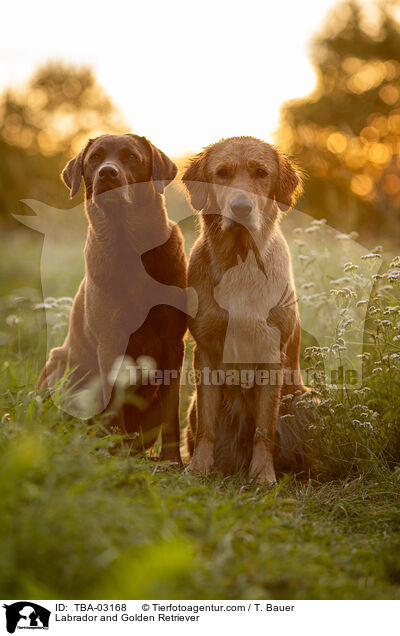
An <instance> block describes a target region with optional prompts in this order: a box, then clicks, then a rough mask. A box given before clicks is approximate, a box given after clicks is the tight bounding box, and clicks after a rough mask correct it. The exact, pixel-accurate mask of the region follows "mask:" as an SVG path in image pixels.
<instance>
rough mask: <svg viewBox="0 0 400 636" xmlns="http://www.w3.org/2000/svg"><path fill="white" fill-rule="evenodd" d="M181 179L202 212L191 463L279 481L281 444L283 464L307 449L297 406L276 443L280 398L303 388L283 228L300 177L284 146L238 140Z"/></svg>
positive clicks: (197, 162)
mask: <svg viewBox="0 0 400 636" xmlns="http://www.w3.org/2000/svg"><path fill="white" fill-rule="evenodd" d="M183 182H184V184H185V186H186V188H187V190H188V193H189V196H190V201H191V205H192V207H193V208H194V209H195V210H197V211H199V212H201V231H200V236H199V237H198V239H197V241H196V243H195V245H194V247H193V249H192V251H191V254H190V258H189V270H188V284H189V285H190V286H192V287H194V288H195V290H196V291H197V294H198V303H199V304H198V313H197V315H196V317H195V318H189V322H188V324H189V329H190V331H191V333H192V335H193V337H194V339H195V342H196V346H195V352H194V367H195V370H196V380H197V386H196V393H195V396H194V400H193V402H192V405H191V408H190V411H189V427H188V447H189V452H190V453H191V454H193V456H192V460H191V464H190V469H191V470H193V471H198V472H200V473H208V472H210V471H211V470H214V469H215V470H220V471H222V472H224V473H225V474H230V473H233V472H235V471H238V470H244V471H247V472H248V474H249V475H250V477H252V478H255V479H257V480H258V481H259V482H260V483H263V484H273V483H275V481H276V477H275V467H274V447H275V446H278V449H279V457H280V464H281V465H282V466H283V465H285V467H288V466H294V465H298V464H299V462H301V452H302V451H301V444H300V436H301V428H302V423H301V420H300V418H299V417H298V414H297V413H296V407H295V405H294V406H293V410H292V413H294V420H295V425H294V426H292V427H291V428H289V427H288V426H287V425H284V423H283V421H282V422H280V424H279V433H278V440H275V431H276V425H277V421H278V416H279V409H280V403H281V398H282V396H283V395H286V394H292V395H295V394H296V392H300V393H303V392H304V391H305V390H306V389H305V387H304V385H303V382H302V378H301V374H300V368H299V352H300V322H299V314H298V309H297V304H296V297H295V288H294V282H293V275H292V268H291V259H290V254H289V249H288V246H287V243H286V241H285V238H284V237H283V234H282V232H281V230H280V227H279V217H280V214H281V212H283V211H287V210H288V209H289V208H290V207H291V206H292V204H293V202H294V200H295V196H296V194H297V192H298V191H299V189H300V187H301V183H300V176H299V173H298V170H297V169H296V166H295V165H294V163H293V162H292V161H290V159H289V158H287V157H286V156H284V155H283V154H282V153H281V152H280V151H279V150H278V149H277V148H275V147H273V146H271V145H269V144H267V143H264V142H263V141H260V140H258V139H255V138H253V137H233V138H230V139H225V140H222V141H220V142H218V143H216V144H213V145H211V146H209V147H208V148H206V149H205V150H204V151H203V152H201V153H200V154H199V155H197V156H196V157H195V158H194V159H192V160H191V162H190V164H189V166H188V168H187V169H186V171H185V173H184V175H183ZM235 369H236V370H237V371H239V370H240V372H241V373H244V372H245V371H246V370H247V371H246V372H247V376H248V373H249V372H250V375H251V379H252V381H251V382H250V384H249V383H247V384H246V386H245V387H243V386H242V385H239V386H238V382H237V377H238V376H236V381H235V377H234V375H233V371H235ZM210 371H211V379H210ZM212 372H214V376H212ZM221 372H222V373H223V374H224V375H223V376H222V379H221ZM240 377H241V376H240ZM232 378H233V380H232ZM281 412H282V411H281Z"/></svg>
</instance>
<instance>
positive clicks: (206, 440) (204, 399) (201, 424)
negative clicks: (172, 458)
mask: <svg viewBox="0 0 400 636" xmlns="http://www.w3.org/2000/svg"><path fill="white" fill-rule="evenodd" d="M194 366H195V369H196V371H200V372H202V377H201V379H200V381H198V383H197V387H196V393H197V430H196V440H195V446H194V453H193V458H192V461H191V463H190V466H189V469H190V470H193V471H195V472H199V473H205V474H207V473H209V472H210V471H211V469H212V466H213V463H214V446H215V429H216V425H217V419H218V415H219V410H220V404H221V387H220V386H213V385H212V382H211V379H210V378H208V379H207V378H206V374H205V373H204V370H205V369H206V368H208V369H209V370H210V367H209V361H208V359H207V356H205V355H203V354H202V353H201V352H200V351H199V349H197V350H196V351H195V355H194ZM207 375H211V374H207Z"/></svg>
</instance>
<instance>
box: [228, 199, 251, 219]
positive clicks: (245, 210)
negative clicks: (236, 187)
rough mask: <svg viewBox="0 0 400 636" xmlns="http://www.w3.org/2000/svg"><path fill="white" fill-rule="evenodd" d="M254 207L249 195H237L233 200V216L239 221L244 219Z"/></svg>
mask: <svg viewBox="0 0 400 636" xmlns="http://www.w3.org/2000/svg"><path fill="white" fill-rule="evenodd" d="M252 209H253V204H252V202H251V201H250V199H248V198H247V197H243V196H240V197H236V199H234V200H233V201H232V202H231V211H232V214H233V217H234V218H235V219H237V220H238V221H243V220H244V219H246V218H247V217H248V216H249V214H250V212H251V211H252Z"/></svg>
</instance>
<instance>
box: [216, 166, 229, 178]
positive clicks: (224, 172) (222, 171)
mask: <svg viewBox="0 0 400 636" xmlns="http://www.w3.org/2000/svg"><path fill="white" fill-rule="evenodd" d="M227 176H228V170H227V169H226V168H220V169H219V170H217V177H219V178H220V179H226V178H227Z"/></svg>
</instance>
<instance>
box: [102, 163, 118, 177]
mask: <svg viewBox="0 0 400 636" xmlns="http://www.w3.org/2000/svg"><path fill="white" fill-rule="evenodd" d="M118 174H119V172H118V169H117V168H116V167H115V166H112V165H105V166H102V167H101V168H100V170H99V177H100V179H115V178H116V177H118Z"/></svg>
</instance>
